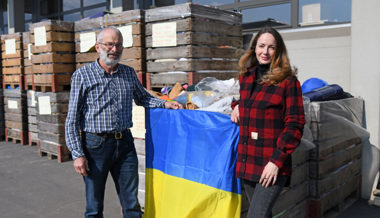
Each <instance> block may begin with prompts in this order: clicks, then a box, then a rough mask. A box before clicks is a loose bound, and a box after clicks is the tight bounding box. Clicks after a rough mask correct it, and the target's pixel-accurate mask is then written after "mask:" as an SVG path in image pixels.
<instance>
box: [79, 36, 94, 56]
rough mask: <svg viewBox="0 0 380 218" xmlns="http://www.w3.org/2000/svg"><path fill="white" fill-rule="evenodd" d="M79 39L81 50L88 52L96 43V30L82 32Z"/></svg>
mask: <svg viewBox="0 0 380 218" xmlns="http://www.w3.org/2000/svg"><path fill="white" fill-rule="evenodd" d="M79 39H80V52H87V51H89V50H90V49H91V48H92V47H93V46H94V45H95V43H96V33H95V32H89V33H81V34H80V35H79Z"/></svg>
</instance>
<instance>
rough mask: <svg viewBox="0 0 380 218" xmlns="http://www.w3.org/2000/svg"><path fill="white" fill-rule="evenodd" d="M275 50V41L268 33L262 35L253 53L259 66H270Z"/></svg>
mask: <svg viewBox="0 0 380 218" xmlns="http://www.w3.org/2000/svg"><path fill="white" fill-rule="evenodd" d="M275 50H276V40H275V39H274V37H273V35H272V34H270V33H263V34H262V35H261V36H260V37H259V39H258V40H257V44H256V48H255V53H256V58H257V60H258V61H259V63H260V64H270V63H271V61H272V58H273V57H274V52H275Z"/></svg>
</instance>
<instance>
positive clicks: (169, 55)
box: [145, 3, 242, 89]
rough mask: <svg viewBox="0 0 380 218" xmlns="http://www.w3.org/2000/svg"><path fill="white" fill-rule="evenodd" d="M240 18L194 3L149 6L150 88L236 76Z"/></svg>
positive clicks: (148, 84)
mask: <svg viewBox="0 0 380 218" xmlns="http://www.w3.org/2000/svg"><path fill="white" fill-rule="evenodd" d="M241 18H242V17H241V14H239V13H234V12H229V11H223V10H220V9H215V8H210V7H206V6H201V5H194V4H191V3H186V4H179V5H175V6H168V7H160V8H155V9H149V10H146V12H145V22H146V25H145V34H146V48H147V72H148V73H147V75H146V80H147V88H148V89H155V88H161V87H163V86H167V85H174V84H175V83H176V82H180V83H189V84H190V85H192V84H196V83H197V82H199V81H200V80H201V79H202V78H205V77H216V78H217V79H230V78H232V77H235V76H237V69H238V65H237V63H238V57H237V56H236V52H237V51H238V50H239V49H240V48H242V27H241V22H242V21H241Z"/></svg>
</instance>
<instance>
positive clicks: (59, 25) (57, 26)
mask: <svg viewBox="0 0 380 218" xmlns="http://www.w3.org/2000/svg"><path fill="white" fill-rule="evenodd" d="M41 26H45V28H46V31H62V32H73V31H74V23H73V22H68V21H60V20H46V21H41V22H38V23H33V24H30V25H29V30H30V31H29V32H30V34H34V28H36V27H41Z"/></svg>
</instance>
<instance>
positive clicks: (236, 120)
mask: <svg viewBox="0 0 380 218" xmlns="http://www.w3.org/2000/svg"><path fill="white" fill-rule="evenodd" d="M231 120H232V122H234V123H239V105H236V106H235V108H234V110H233V111H232V113H231Z"/></svg>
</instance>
